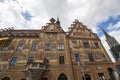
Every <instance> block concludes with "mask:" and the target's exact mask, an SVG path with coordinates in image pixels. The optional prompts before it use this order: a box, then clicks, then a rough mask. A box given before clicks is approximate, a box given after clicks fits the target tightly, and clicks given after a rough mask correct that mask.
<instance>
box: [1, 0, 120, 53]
mask: <svg viewBox="0 0 120 80" xmlns="http://www.w3.org/2000/svg"><path fill="white" fill-rule="evenodd" d="M52 17H53V18H55V19H56V18H57V17H59V19H60V22H61V26H62V28H63V29H64V30H66V31H67V29H68V27H70V25H71V24H72V22H73V21H74V19H78V20H79V21H80V22H82V23H83V24H84V25H86V26H87V27H88V28H89V29H92V31H93V32H94V33H97V34H98V36H99V37H100V39H101V41H102V43H103V44H104V47H105V48H106V50H107V52H108V53H109V54H110V52H109V47H108V45H107V43H106V41H105V37H104V35H103V33H102V31H101V28H104V30H105V31H107V32H108V33H109V34H110V35H111V36H114V37H115V38H116V39H117V41H118V42H119V43H120V36H119V35H120V0H0V29H4V28H8V27H14V29H41V27H42V26H44V25H46V23H48V22H49V19H50V18H52Z"/></svg>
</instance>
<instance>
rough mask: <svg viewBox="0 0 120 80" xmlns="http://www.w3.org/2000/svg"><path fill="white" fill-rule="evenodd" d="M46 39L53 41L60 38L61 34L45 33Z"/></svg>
mask: <svg viewBox="0 0 120 80" xmlns="http://www.w3.org/2000/svg"><path fill="white" fill-rule="evenodd" d="M45 37H46V40H47V41H55V40H61V39H62V36H61V34H54V33H47V34H45Z"/></svg>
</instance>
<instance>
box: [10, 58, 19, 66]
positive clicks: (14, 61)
mask: <svg viewBox="0 0 120 80" xmlns="http://www.w3.org/2000/svg"><path fill="white" fill-rule="evenodd" d="M17 60H18V57H13V58H12V59H11V61H10V65H13V66H14V65H16V63H17Z"/></svg>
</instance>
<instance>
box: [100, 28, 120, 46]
mask: <svg viewBox="0 0 120 80" xmlns="http://www.w3.org/2000/svg"><path fill="white" fill-rule="evenodd" d="M102 31H103V33H104V35H105V37H106V41H107V43H108V45H109V46H110V48H112V47H115V46H118V45H120V44H119V43H118V41H117V40H116V39H115V38H114V37H112V36H110V35H109V34H108V33H107V32H106V31H105V30H104V29H103V28H102Z"/></svg>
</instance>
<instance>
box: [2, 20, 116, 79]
mask: <svg viewBox="0 0 120 80" xmlns="http://www.w3.org/2000/svg"><path fill="white" fill-rule="evenodd" d="M0 49H1V50H0V79H1V80H105V79H107V80H108V79H111V80H113V79H114V80H115V77H114V71H115V70H116V68H115V67H114V65H113V63H112V61H111V59H110V57H109V56H108V54H107V52H106V51H105V49H104V47H103V45H102V44H101V41H100V39H99V38H98V36H97V35H96V34H95V33H93V32H92V31H91V30H90V29H88V28H87V27H86V26H84V25H83V24H82V23H81V22H79V21H78V20H75V21H74V22H73V24H72V26H71V27H70V28H69V31H68V32H65V31H64V30H63V29H62V27H61V26H60V21H59V20H57V21H55V19H53V18H52V19H50V22H49V23H47V24H46V25H45V26H43V27H42V29H41V30H14V29H11V28H10V29H5V30H1V32H0Z"/></svg>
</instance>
